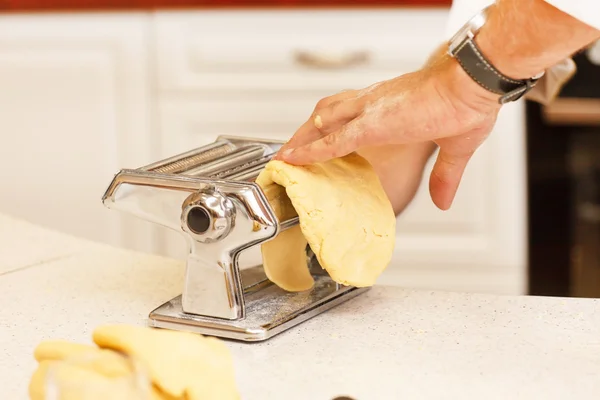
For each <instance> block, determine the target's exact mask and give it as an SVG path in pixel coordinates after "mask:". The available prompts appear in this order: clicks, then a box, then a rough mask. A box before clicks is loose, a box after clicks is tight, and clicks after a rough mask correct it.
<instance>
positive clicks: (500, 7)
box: [475, 0, 600, 79]
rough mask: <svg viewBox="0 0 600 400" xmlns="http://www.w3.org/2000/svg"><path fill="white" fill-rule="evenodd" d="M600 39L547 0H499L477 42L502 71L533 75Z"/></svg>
mask: <svg viewBox="0 0 600 400" xmlns="http://www.w3.org/2000/svg"><path fill="white" fill-rule="evenodd" d="M598 38H600V31H599V30H597V29H595V28H593V27H591V26H589V25H586V24H585V23H583V22H581V21H579V20H578V19H576V18H574V17H572V16H570V15H569V14H566V13H564V12H562V11H560V10H559V9H557V8H555V7H553V6H552V5H550V4H548V3H547V2H546V1H544V0H497V1H496V3H495V5H494V6H493V7H492V8H491V9H490V12H489V17H488V21H487V23H486V24H485V25H484V27H483V28H482V29H481V31H480V33H479V34H478V35H477V36H476V38H475V41H476V42H477V45H478V46H479V47H480V48H481V51H482V52H483V53H484V54H485V56H486V57H487V58H488V59H489V60H490V61H491V63H492V64H493V65H494V66H495V67H496V68H497V69H498V70H499V71H500V72H502V73H503V74H505V75H507V76H509V77H512V78H515V79H526V78H530V77H532V76H534V75H536V74H538V73H539V72H541V71H544V70H546V69H548V68H550V67H552V66H553V65H555V64H557V63H558V62H560V61H561V60H563V59H565V58H567V57H569V56H571V55H572V54H573V53H575V52H577V51H579V50H580V49H582V48H584V47H585V46H587V45H588V44H590V43H591V42H593V41H594V40H596V39H598Z"/></svg>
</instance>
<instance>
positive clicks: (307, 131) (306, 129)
mask: <svg viewBox="0 0 600 400" xmlns="http://www.w3.org/2000/svg"><path fill="white" fill-rule="evenodd" d="M357 94H358V91H356V90H344V91H342V92H340V93H337V94H335V95H333V96H329V97H325V98H323V99H321V100H319V102H317V105H316V106H315V109H314V110H313V112H312V114H311V116H310V118H309V119H308V120H307V121H306V122H305V123H304V124H302V125H301V126H300V128H298V130H297V131H296V132H295V133H294V135H293V136H292V138H291V139H290V140H288V141H287V143H285V144H284V145H283V146H282V147H281V149H280V150H279V153H278V154H277V155H276V156H275V158H277V159H278V158H280V157H279V156H280V154H281V153H282V152H284V151H285V150H287V149H288V148H291V147H298V146H303V145H305V144H308V143H311V142H314V141H315V140H317V139H319V138H321V137H323V136H324V135H325V133H323V131H322V128H323V117H322V116H321V115H320V114H321V112H322V111H323V110H325V109H327V108H329V107H332V106H333V107H334V108H335V109H337V108H338V106H337V104H341V102H343V101H345V100H350V99H352V98H354V97H356V95H357Z"/></svg>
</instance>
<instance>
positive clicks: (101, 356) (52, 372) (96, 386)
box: [29, 341, 168, 400]
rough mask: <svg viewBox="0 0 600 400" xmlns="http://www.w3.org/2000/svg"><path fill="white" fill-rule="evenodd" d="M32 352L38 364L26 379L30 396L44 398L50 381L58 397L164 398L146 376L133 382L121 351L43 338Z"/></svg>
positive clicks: (62, 399)
mask: <svg viewBox="0 0 600 400" xmlns="http://www.w3.org/2000/svg"><path fill="white" fill-rule="evenodd" d="M34 354H35V358H36V359H37V360H38V361H39V365H38V368H37V369H36V370H35V372H34V374H33V376H32V377H31V381H30V383H29V397H30V399H32V400H43V399H45V398H46V395H47V392H48V391H49V390H51V389H50V388H51V386H50V385H51V384H52V383H54V384H55V385H56V388H57V390H58V394H59V397H58V398H59V399H60V400H71V399H72V400H82V399H84V400H96V399H97V400H106V399H107V398H110V399H115V400H133V399H138V398H139V399H140V400H141V399H142V398H143V399H146V398H148V396H147V395H148V394H150V399H153V400H165V399H168V397H166V396H163V395H162V394H161V393H160V392H159V391H158V390H157V389H156V388H155V387H154V386H153V385H152V382H151V381H150V380H149V378H148V380H147V382H146V385H143V383H144V381H143V380H142V381H139V383H140V385H138V386H136V385H135V382H136V380H135V379H136V378H135V375H134V371H135V370H134V369H133V368H132V366H131V365H130V364H129V363H128V361H127V360H126V359H125V358H124V357H123V356H122V355H120V354H119V353H117V352H114V351H112V350H103V349H98V348H97V347H94V346H89V345H83V344H78V343H69V342H63V341H47V342H43V343H41V344H40V345H39V346H38V347H37V348H36V350H35V353H34ZM50 378H52V379H50ZM51 382H52V383H51ZM140 392H141V393H140ZM140 395H142V397H140Z"/></svg>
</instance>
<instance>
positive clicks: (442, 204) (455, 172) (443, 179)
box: [429, 147, 473, 210]
mask: <svg viewBox="0 0 600 400" xmlns="http://www.w3.org/2000/svg"><path fill="white" fill-rule="evenodd" d="M472 155H473V153H470V154H466V155H465V154H460V155H457V154H453V153H451V152H448V151H446V150H444V148H443V147H441V148H440V152H439V154H438V156H437V159H436V160H435V164H434V166H433V170H432V171H431V176H430V178H429V193H430V195H431V200H433V203H434V204H435V205H436V206H437V207H438V208H439V209H440V210H448V209H449V208H450V206H451V205H452V202H453V201H454V197H455V195H456V191H457V190H458V186H459V184H460V181H461V179H462V176H463V173H464V171H465V168H466V167H467V163H468V162H469V160H470V159H471V156H472Z"/></svg>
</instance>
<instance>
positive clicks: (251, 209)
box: [102, 136, 368, 341]
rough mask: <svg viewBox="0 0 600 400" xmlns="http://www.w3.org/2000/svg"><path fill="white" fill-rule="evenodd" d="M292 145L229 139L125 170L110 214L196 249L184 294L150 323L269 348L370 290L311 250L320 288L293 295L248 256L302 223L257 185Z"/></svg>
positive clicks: (111, 195) (112, 194) (113, 188)
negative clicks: (337, 274)
mask: <svg viewBox="0 0 600 400" xmlns="http://www.w3.org/2000/svg"><path fill="white" fill-rule="evenodd" d="M282 145H283V142H278V141H271V140H260V139H248V138H239V137H230V136H219V137H218V138H217V139H216V140H215V142H214V143H210V144H208V145H205V146H202V147H199V148H197V149H194V150H191V151H188V152H185V153H182V154H178V155H175V156H173V157H170V158H167V159H164V160H161V161H158V162H155V163H153V164H150V165H147V166H145V167H141V168H137V169H123V170H121V171H120V172H118V173H117V174H116V175H115V176H114V178H113V180H112V182H111V183H110V185H109V187H108V188H107V190H106V192H105V194H104V196H103V198H102V202H103V204H104V205H105V206H106V207H108V208H109V209H115V210H119V211H123V212H126V213H130V214H133V215H135V216H137V217H139V218H142V219H145V220H147V221H150V222H153V223H156V224H158V225H160V226H162V227H166V228H169V229H172V230H174V231H177V232H179V233H180V234H181V236H182V237H183V238H185V239H186V241H187V244H188V249H189V253H188V254H187V263H186V272H185V279H184V282H183V290H182V294H181V295H180V296H177V297H175V298H174V299H172V300H170V301H168V302H166V303H165V304H163V305H161V306H160V307H158V308H156V309H155V310H154V311H152V312H151V313H150V315H149V322H148V324H149V325H150V326H153V327H156V328H164V329H173V330H183V331H189V332H196V333H200V334H204V335H210V336H217V337H221V338H228V339H234V340H242V341H262V340H265V339H268V338H270V337H272V336H274V335H276V334H278V333H281V332H282V331H285V330H286V329H288V328H290V327H292V326H295V325H298V324H299V323H301V322H303V321H306V320H307V319H309V318H312V317H313V316H315V315H318V314H320V313H322V312H323V311H326V310H328V309H330V308H332V307H334V306H336V305H338V304H340V303H342V302H344V301H346V300H348V299H350V298H352V297H354V296H356V295H358V294H360V293H362V292H364V291H365V290H367V289H368V288H356V287H350V286H343V285H340V284H337V283H336V282H334V281H333V280H332V279H331V278H330V277H329V275H328V274H327V272H326V271H325V270H324V269H323V268H321V266H320V265H319V263H318V260H317V259H316V257H315V256H314V254H313V253H312V252H311V251H310V248H309V246H307V260H308V264H309V266H310V270H311V274H312V275H313V277H314V279H315V284H314V286H313V288H312V289H310V290H307V291H304V292H294V293H292V292H287V291H285V290H283V289H281V288H279V287H278V286H276V285H275V284H273V283H272V282H270V281H269V280H268V279H267V277H266V275H265V273H264V270H263V268H262V260H260V261H258V262H255V263H246V264H248V265H244V263H243V262H242V261H241V260H243V258H244V257H243V256H244V254H245V253H246V252H248V251H250V250H252V249H260V247H259V246H260V245H261V244H262V243H264V242H266V241H268V240H271V239H272V238H274V237H275V236H276V235H277V234H278V233H279V232H281V231H283V230H285V229H288V228H290V227H292V226H294V225H296V224H298V218H294V219H292V220H288V221H278V220H277V218H276V216H275V214H274V212H273V209H272V207H271V205H270V204H269V203H268V201H267V199H266V197H265V195H264V193H263V191H262V190H261V188H260V187H259V186H258V185H257V184H256V183H255V182H254V180H255V179H256V177H257V176H258V174H259V173H260V171H261V170H262V169H263V168H264V166H265V164H266V163H267V162H269V160H270V159H271V158H272V157H273V156H274V155H275V153H276V152H277V150H278V149H279V148H280V147H281V146H282Z"/></svg>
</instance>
